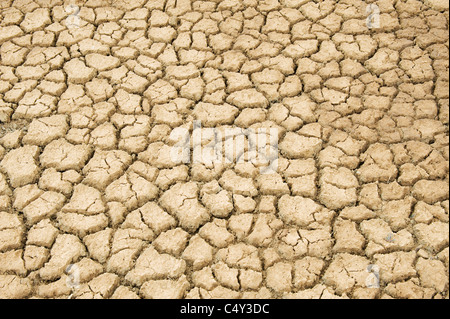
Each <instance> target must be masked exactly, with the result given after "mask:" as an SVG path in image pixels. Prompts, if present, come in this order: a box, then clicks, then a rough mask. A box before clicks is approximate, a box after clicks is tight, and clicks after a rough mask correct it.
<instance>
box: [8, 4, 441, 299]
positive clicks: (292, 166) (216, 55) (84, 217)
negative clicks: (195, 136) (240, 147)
mask: <svg viewBox="0 0 450 319" xmlns="http://www.w3.org/2000/svg"><path fill="white" fill-rule="evenodd" d="M369 3H372V4H375V5H377V7H378V8H379V10H380V14H379V22H380V25H379V27H374V28H370V29H369V28H368V25H367V24H366V18H367V16H368V14H369V13H370V12H369V13H367V12H366V7H367V5H368V4H369ZM70 5H72V6H70ZM74 5H76V6H74ZM0 9H1V10H0V61H1V63H0V298H68V297H70V298H448V297H449V285H448V271H449V248H448V245H449V225H448V222H449V191H448V183H449V135H448V132H449V131H448V121H449V109H448V107H449V93H448V81H449V74H448V67H449V48H448V46H449V41H448V23H449V11H448V10H449V9H448V2H447V1H446V0H425V1H417V0H379V1H360V0H341V1H330V0H325V1H308V0H262V1H257V0H224V1H219V0H211V1H195V0H176V1H175V0H165V1H164V0H114V1H106V0H87V1H78V2H77V1H72V2H69V1H63V0H1V1H0ZM71 23H72V24H71ZM73 24H75V26H74V25H73ZM196 120H198V121H200V122H201V124H202V126H203V127H210V128H212V127H214V128H218V129H225V128H230V127H234V128H253V129H257V128H276V129H277V130H278V136H277V137H278V143H279V144H278V168H277V171H276V173H272V174H260V173H259V170H258V165H257V164H256V163H255V165H256V166H254V165H253V164H252V163H250V162H247V163H235V162H231V163H213V164H211V165H210V164H202V163H184V164H183V163H174V162H173V161H172V160H171V158H170V150H171V148H172V146H174V144H175V143H176V142H177V141H176V140H174V139H172V138H171V137H170V133H171V132H172V131H173V130H174V129H175V128H177V127H183V128H187V129H189V130H191V132H192V129H193V123H194V121H196ZM75 266H76V267H75ZM70 269H78V271H79V278H77V279H79V285H77V286H76V285H73V284H74V283H73V282H71V280H73V278H72V277H71V274H70ZM373 280H375V284H374V282H373ZM377 281H378V283H377ZM71 284H72V285H71Z"/></svg>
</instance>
